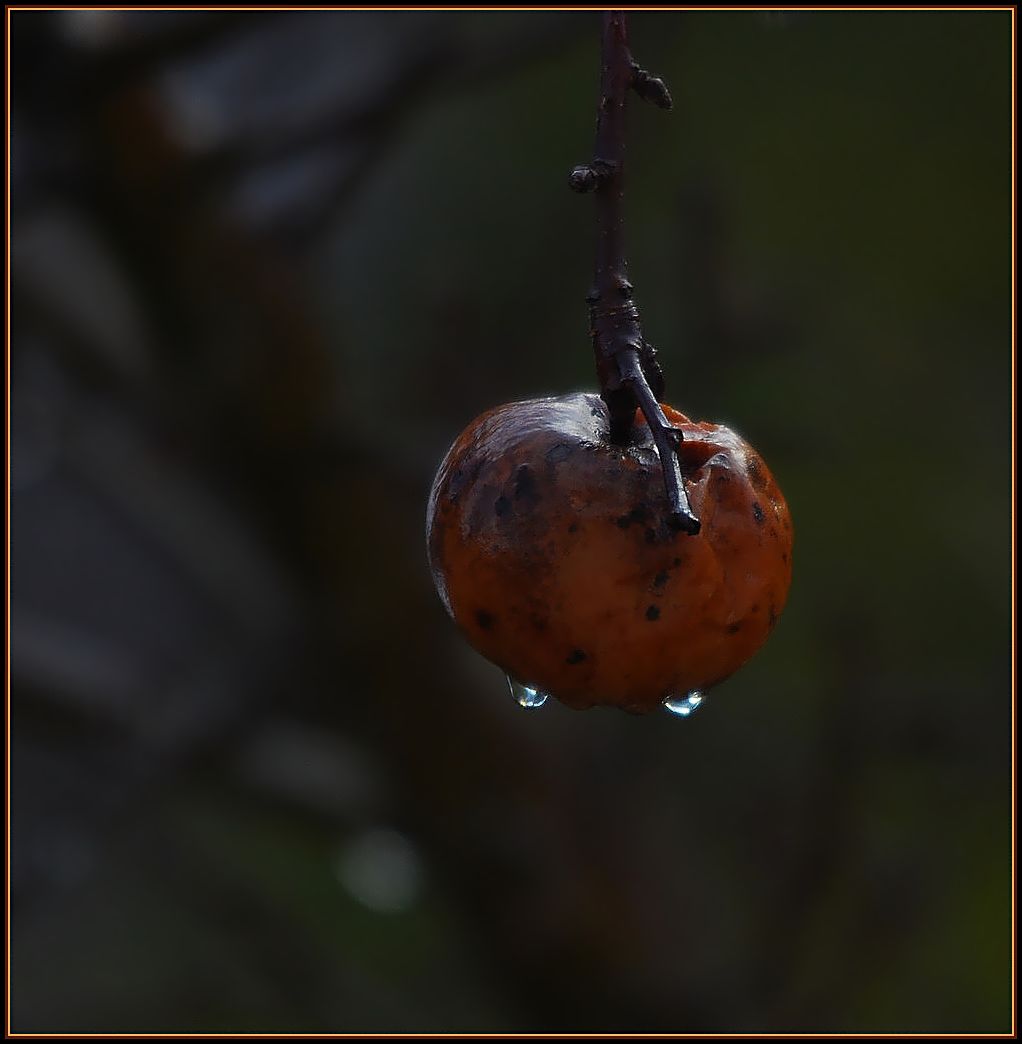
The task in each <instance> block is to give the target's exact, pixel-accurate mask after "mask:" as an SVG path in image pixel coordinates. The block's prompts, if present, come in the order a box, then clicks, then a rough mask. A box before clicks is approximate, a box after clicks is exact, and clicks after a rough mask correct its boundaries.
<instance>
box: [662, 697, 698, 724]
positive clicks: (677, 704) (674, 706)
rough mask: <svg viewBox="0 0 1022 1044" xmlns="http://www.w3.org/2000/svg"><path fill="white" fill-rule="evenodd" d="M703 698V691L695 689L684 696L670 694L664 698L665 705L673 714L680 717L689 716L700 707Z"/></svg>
mask: <svg viewBox="0 0 1022 1044" xmlns="http://www.w3.org/2000/svg"><path fill="white" fill-rule="evenodd" d="M703 699H704V697H703V694H702V693H701V692H694V691H693V692H689V693H686V694H685V695H684V696H668V697H667V699H666V700H664V706H665V707H666V708H667V709H668V710H669V711H670V712H671V713H672V714H677V715H678V717H679V718H687V717H689V716H690V715H692V714H694V713H695V712H696V711H697V710H698V709H699V705H700V704H701V703H702V702H703Z"/></svg>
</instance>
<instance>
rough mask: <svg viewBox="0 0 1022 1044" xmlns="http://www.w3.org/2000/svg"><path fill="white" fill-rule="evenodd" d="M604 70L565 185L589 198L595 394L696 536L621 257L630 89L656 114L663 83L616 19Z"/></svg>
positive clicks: (614, 429) (658, 378) (607, 24)
mask: <svg viewBox="0 0 1022 1044" xmlns="http://www.w3.org/2000/svg"><path fill="white" fill-rule="evenodd" d="M602 52H603V64H602V70H601V75H600V99H599V104H598V106H597V115H596V148H595V150H594V153H593V160H592V162H591V163H588V164H584V165H582V166H578V167H576V168H575V169H574V170H573V171H572V172H571V176H570V178H569V179H568V183H569V185H570V186H571V188H572V189H573V190H574V191H576V192H593V193H594V194H595V196H596V276H595V280H594V282H593V288H592V290H591V291H590V293H589V295H588V297H587V300H588V302H589V326H590V332H591V334H592V338H593V351H594V353H595V355H596V373H597V376H598V377H599V380H600V394H601V396H602V398H603V401H604V402H605V403H606V404H607V410H608V412H609V414H610V437H611V439H612V440H613V441H615V442H619V443H626V442H628V441H629V440H630V439H631V436H632V427H633V425H634V423H635V409H636V406H638V408H639V409H640V410H641V411H642V413H643V416H644V417H645V418H646V422H647V423H648V424H649V429H650V432H651V433H652V435H653V440H654V442H655V444H656V447H657V450H658V452H659V454H660V464H661V467H662V468H663V473H664V488H665V489H666V491H667V499H668V503H669V504H670V508H671V518H672V520H673V522H674V524H675V525H676V526H677V528H678V529H681V530H684V531H685V532H686V533H691V534H695V533H698V532H699V520H698V519H697V518H696V516H695V515H694V514H693V512H692V507H691V505H690V504H689V500H688V493H687V492H686V490H685V480H684V478H683V477H682V474H681V467H680V465H679V463H678V443H679V442H680V441H681V439H682V434H681V432H680V431H678V430H677V429H675V428H673V427H672V426H671V424H670V422H669V421H668V420H667V418H666V417H665V416H664V412H663V410H662V409H661V408H660V403H659V399H660V398H661V396H662V395H663V392H664V375H663V371H662V370H661V369H660V364H659V363H658V362H657V359H656V349H655V348H654V347H653V346H652V345H651V344H650V343H649V342H648V341H646V340H645V338H643V336H642V326H641V324H640V322H639V310H638V308H637V307H636V306H635V302H634V300H633V291H632V284H631V283H630V282H629V281H628V264H627V262H626V261H625V253H624V214H623V200H624V176H623V175H624V157H625V103H626V100H627V97H628V91H629V89H631V90H634V91H635V92H636V94H638V95H639V97H640V98H643V99H644V100H646V101H651V102H653V103H654V104H655V105H658V106H659V107H660V108H663V109H669V108H670V107H671V95H670V92H669V91H668V90H667V87H666V85H665V84H664V82H663V80H661V79H659V78H658V77H655V76H651V75H650V74H649V73H648V72H646V70H645V69H642V68H640V67H639V66H638V65H637V64H636V62H635V61H634V60H633V59H632V54H631V51H630V50H629V48H628V25H627V21H626V16H625V13H624V12H623V11H605V12H604V13H603V47H602Z"/></svg>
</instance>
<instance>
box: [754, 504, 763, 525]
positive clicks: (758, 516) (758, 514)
mask: <svg viewBox="0 0 1022 1044" xmlns="http://www.w3.org/2000/svg"><path fill="white" fill-rule="evenodd" d="M752 517H753V518H754V519H755V520H756V525H757V526H761V525H763V519H764V518H766V515H764V514H763V509H762V508H761V507H760V506H759V502H758V501H755V500H754V501H753V502H752Z"/></svg>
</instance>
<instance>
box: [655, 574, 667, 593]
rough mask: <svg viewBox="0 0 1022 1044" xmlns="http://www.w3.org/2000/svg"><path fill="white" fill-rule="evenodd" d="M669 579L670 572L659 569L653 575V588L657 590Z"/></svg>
mask: <svg viewBox="0 0 1022 1044" xmlns="http://www.w3.org/2000/svg"><path fill="white" fill-rule="evenodd" d="M669 579H670V574H669V573H668V572H667V570H666V569H664V570H661V571H660V572H659V573H657V575H656V576H655V577H653V589H654V590H656V591H659V590H660V589H661V588H662V587H663V586H664V584H666V583H667V581H668V580H669Z"/></svg>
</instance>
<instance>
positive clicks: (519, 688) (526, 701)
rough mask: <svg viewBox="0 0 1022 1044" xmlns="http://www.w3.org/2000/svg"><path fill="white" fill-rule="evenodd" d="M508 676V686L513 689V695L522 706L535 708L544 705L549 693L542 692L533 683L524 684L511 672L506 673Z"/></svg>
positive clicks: (530, 708)
mask: <svg viewBox="0 0 1022 1044" xmlns="http://www.w3.org/2000/svg"><path fill="white" fill-rule="evenodd" d="M506 677H507V687H508V688H509V689H510V690H511V695H512V696H514V698H515V700H516V702H517V703H518V704H519V705H520V706H522V707H526V708H528V709H529V710H534V709H535V708H536V707H542V706H543V704H544V703H546V701H547V696H548V694H547V693H545V692H540V691H539V689H536V688H534V687H533V686H531V685H524V684H523V683H522V682H518V681H515V680H514V678H512V677H511V675H510V674H508V675H506Z"/></svg>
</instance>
